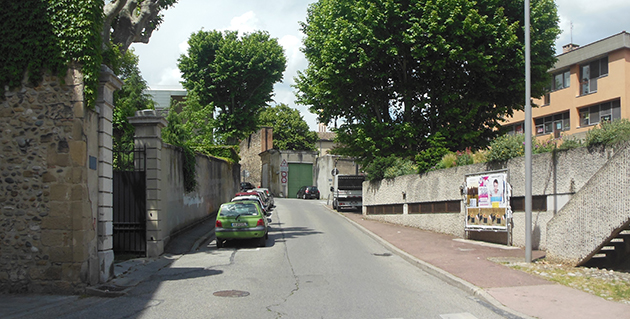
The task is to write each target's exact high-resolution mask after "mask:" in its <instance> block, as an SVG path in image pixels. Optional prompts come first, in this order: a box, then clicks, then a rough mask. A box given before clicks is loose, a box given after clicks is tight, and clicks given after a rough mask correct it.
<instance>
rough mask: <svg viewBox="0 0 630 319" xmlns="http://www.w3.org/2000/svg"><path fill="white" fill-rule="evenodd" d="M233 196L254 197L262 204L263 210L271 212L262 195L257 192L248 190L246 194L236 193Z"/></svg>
mask: <svg viewBox="0 0 630 319" xmlns="http://www.w3.org/2000/svg"><path fill="white" fill-rule="evenodd" d="M234 196H256V197H258V198H259V199H260V202H261V203H262V204H263V208H264V209H265V210H267V211H269V210H271V207H270V206H269V203H267V201H266V200H265V199H264V198H263V195H262V194H260V193H259V192H256V191H254V190H253V189H250V190H248V191H246V192H239V193H236V195H234Z"/></svg>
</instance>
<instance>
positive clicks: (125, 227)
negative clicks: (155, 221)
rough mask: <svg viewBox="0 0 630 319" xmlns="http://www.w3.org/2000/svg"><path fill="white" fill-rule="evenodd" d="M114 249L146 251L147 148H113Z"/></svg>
mask: <svg viewBox="0 0 630 319" xmlns="http://www.w3.org/2000/svg"><path fill="white" fill-rule="evenodd" d="M113 166H114V221H113V224H114V225H113V226H114V234H113V235H114V238H113V240H114V253H127V254H137V255H143V256H144V255H146V248H147V240H146V237H147V236H146V228H147V227H146V225H147V223H146V215H147V213H146V211H147V209H146V208H147V204H146V203H147V200H146V197H147V196H146V195H147V190H146V172H145V171H146V149H133V150H118V151H114V152H113Z"/></svg>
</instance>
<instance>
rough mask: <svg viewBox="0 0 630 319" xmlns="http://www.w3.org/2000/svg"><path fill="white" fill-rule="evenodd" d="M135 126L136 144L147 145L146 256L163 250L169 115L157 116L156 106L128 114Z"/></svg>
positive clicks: (138, 145) (139, 145)
mask: <svg viewBox="0 0 630 319" xmlns="http://www.w3.org/2000/svg"><path fill="white" fill-rule="evenodd" d="M129 123H131V124H132V125H133V126H134V127H135V129H136V133H135V136H134V142H135V146H136V148H140V147H146V152H147V153H146V163H147V164H146V165H147V166H146V178H147V257H157V256H159V255H161V254H162V253H163V252H164V234H163V233H162V224H161V221H162V216H161V212H162V202H161V199H160V192H161V189H162V180H161V176H162V169H161V167H162V165H161V162H162V128H163V127H165V126H166V123H167V122H166V119H165V118H164V117H163V116H158V115H157V113H156V112H155V110H142V111H137V112H136V116H134V117H130V118H129Z"/></svg>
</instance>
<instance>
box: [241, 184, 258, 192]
mask: <svg viewBox="0 0 630 319" xmlns="http://www.w3.org/2000/svg"><path fill="white" fill-rule="evenodd" d="M254 188H256V186H254V184H252V183H250V182H241V191H247V190H250V189H254Z"/></svg>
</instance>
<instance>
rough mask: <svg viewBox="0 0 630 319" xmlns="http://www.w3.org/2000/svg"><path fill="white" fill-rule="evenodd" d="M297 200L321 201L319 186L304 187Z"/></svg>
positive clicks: (298, 193)
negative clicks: (312, 199) (314, 199)
mask: <svg viewBox="0 0 630 319" xmlns="http://www.w3.org/2000/svg"><path fill="white" fill-rule="evenodd" d="M297 198H302V199H307V198H317V199H319V189H317V186H302V187H301V188H300V190H298V192H297Z"/></svg>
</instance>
